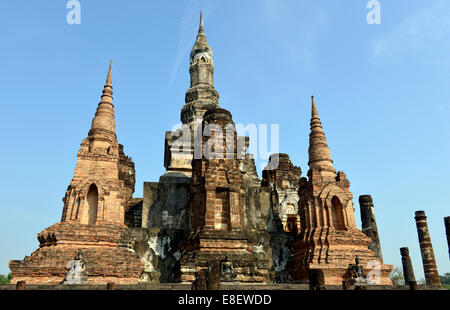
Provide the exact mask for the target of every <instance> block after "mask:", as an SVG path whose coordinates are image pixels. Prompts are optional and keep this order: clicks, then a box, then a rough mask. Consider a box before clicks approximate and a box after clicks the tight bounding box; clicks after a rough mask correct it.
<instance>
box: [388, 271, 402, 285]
mask: <svg viewBox="0 0 450 310" xmlns="http://www.w3.org/2000/svg"><path fill="white" fill-rule="evenodd" d="M389 278H390V279H391V281H392V283H393V284H394V285H395V286H400V285H405V278H404V277H403V272H402V271H401V270H400V268H398V267H395V268H394V269H393V270H392V272H391V274H390V275H389Z"/></svg>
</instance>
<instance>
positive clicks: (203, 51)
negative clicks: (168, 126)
mask: <svg viewBox="0 0 450 310" xmlns="http://www.w3.org/2000/svg"><path fill="white" fill-rule="evenodd" d="M189 74H190V87H189V89H188V90H187V92H186V96H185V105H184V106H183V108H182V109H181V122H182V124H183V128H182V129H180V130H177V131H176V132H171V131H167V132H166V141H165V152H164V167H165V168H166V175H170V176H174V175H175V176H176V175H179V176H183V175H184V176H187V177H190V176H191V173H192V158H193V156H194V142H193V139H194V133H195V132H196V130H198V128H199V127H200V126H201V124H202V119H203V115H204V114H205V112H206V111H208V110H212V109H214V108H218V107H219V93H218V92H217V91H216V90H215V88H214V62H213V52H212V50H211V48H210V47H209V44H208V42H207V41H206V35H205V30H204V26H203V13H202V12H201V11H200V25H199V28H198V33H197V38H196V40H195V43H194V46H193V47H192V50H191V54H190V57H189ZM183 135H184V136H183ZM181 137H184V140H182V139H180V138H181ZM180 141H184V144H183V145H184V146H185V147H184V148H183V147H182V145H181V144H182V143H180Z"/></svg>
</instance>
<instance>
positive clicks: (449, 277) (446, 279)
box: [439, 272, 450, 286]
mask: <svg viewBox="0 0 450 310" xmlns="http://www.w3.org/2000/svg"><path fill="white" fill-rule="evenodd" d="M439 278H441V284H442V286H444V284H448V285H450V272H446V273H445V274H444V275H443V276H439Z"/></svg>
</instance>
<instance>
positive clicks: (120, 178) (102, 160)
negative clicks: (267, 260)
mask: <svg viewBox="0 0 450 310" xmlns="http://www.w3.org/2000/svg"><path fill="white" fill-rule="evenodd" d="M111 84H112V61H111V64H110V67H109V71H108V76H107V79H106V84H105V86H104V89H103V94H102V96H101V101H100V103H99V104H98V107H97V111H96V113H95V116H94V119H93V120H92V125H91V129H90V130H89V134H88V137H87V138H86V139H85V140H83V142H82V143H81V147H80V150H79V151H78V162H77V166H76V168H75V173H74V176H73V179H72V182H71V183H70V185H69V187H68V189H67V192H66V196H65V197H64V199H63V201H64V211H63V215H62V219H61V220H62V221H75V222H78V223H81V224H90V225H95V224H96V223H100V222H103V221H104V222H111V223H116V224H123V223H124V214H125V211H126V210H125V206H126V205H127V203H128V201H129V200H130V199H131V197H132V195H133V192H134V184H135V170H134V163H133V162H132V161H131V159H130V158H129V157H127V156H125V154H124V152H123V146H122V145H121V144H119V143H118V142H117V137H116V122H115V118H114V104H113V97H112V95H113V91H112V85H111Z"/></svg>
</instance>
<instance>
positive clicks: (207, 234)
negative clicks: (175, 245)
mask: <svg viewBox="0 0 450 310" xmlns="http://www.w3.org/2000/svg"><path fill="white" fill-rule="evenodd" d="M252 249H253V248H252V246H251V243H250V242H249V241H248V238H246V236H245V233H243V232H242V231H221V230H217V231H216V230H203V231H200V232H197V233H195V234H193V235H191V237H190V239H189V242H188V243H187V244H186V247H185V249H184V251H183V253H184V254H183V256H182V257H181V260H180V274H179V280H180V281H181V282H182V283H191V282H193V281H194V280H195V273H196V272H198V271H200V270H201V269H207V268H208V262H212V261H219V262H220V261H223V260H225V257H227V258H228V260H229V261H230V262H232V263H233V268H234V272H235V273H236V275H237V278H236V281H237V282H239V283H266V282H268V281H269V262H268V260H267V259H266V257H265V256H264V255H263V254H259V253H254V252H252Z"/></svg>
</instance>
